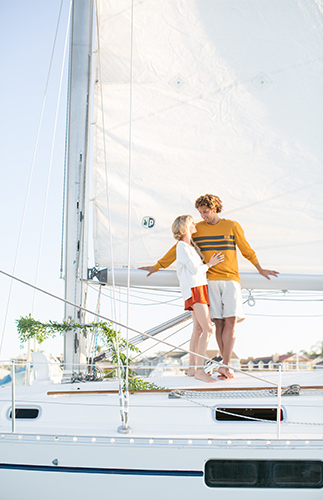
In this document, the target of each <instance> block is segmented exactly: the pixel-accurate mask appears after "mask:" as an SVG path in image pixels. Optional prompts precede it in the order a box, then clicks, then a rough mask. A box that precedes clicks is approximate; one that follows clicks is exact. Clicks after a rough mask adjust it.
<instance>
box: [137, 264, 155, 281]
mask: <svg viewBox="0 0 323 500" xmlns="http://www.w3.org/2000/svg"><path fill="white" fill-rule="evenodd" d="M139 269H142V270H143V271H148V274H147V276H146V278H148V276H150V275H151V274H153V273H157V271H156V269H155V268H154V266H148V267H139Z"/></svg>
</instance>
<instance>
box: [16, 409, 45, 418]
mask: <svg viewBox="0 0 323 500" xmlns="http://www.w3.org/2000/svg"><path fill="white" fill-rule="evenodd" d="M38 416H39V408H16V409H15V417H16V418H21V419H26V420H29V419H35V418H38ZM9 418H12V409H10V412H9Z"/></svg>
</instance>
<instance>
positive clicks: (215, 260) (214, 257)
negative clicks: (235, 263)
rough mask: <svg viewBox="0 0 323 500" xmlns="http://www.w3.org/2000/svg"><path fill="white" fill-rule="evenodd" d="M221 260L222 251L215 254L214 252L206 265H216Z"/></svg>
mask: <svg viewBox="0 0 323 500" xmlns="http://www.w3.org/2000/svg"><path fill="white" fill-rule="evenodd" d="M223 260H224V254H223V253H221V252H219V253H217V254H215V253H214V254H213V255H212V257H211V258H210V260H209V262H208V266H209V267H212V266H216V265H217V264H220V262H222V261H223Z"/></svg>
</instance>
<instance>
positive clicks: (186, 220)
mask: <svg viewBox="0 0 323 500" xmlns="http://www.w3.org/2000/svg"><path fill="white" fill-rule="evenodd" d="M172 231H173V235H174V238H175V239H176V240H178V243H177V245H176V270H177V276H178V279H179V283H180V288H181V292H182V295H183V298H184V300H185V310H186V311H192V318H193V333H192V337H191V341H190V351H192V352H196V353H197V356H194V355H193V354H190V367H189V370H188V376H190V377H195V378H196V379H198V380H203V381H204V382H216V380H215V379H214V378H212V377H211V375H209V374H208V373H205V372H204V369H203V365H204V359H203V358H201V357H200V356H198V355H199V354H200V355H202V356H205V352H206V347H207V343H208V340H209V338H210V336H211V335H212V332H213V330H212V323H211V318H210V313H209V307H208V306H209V305H210V304H209V297H208V289H207V280H206V271H207V270H208V269H209V268H210V267H212V266H215V265H217V264H218V263H219V262H222V261H223V259H224V255H223V254H221V253H218V254H213V255H212V257H211V258H210V260H209V262H208V263H207V264H203V256H202V254H201V253H200V251H199V248H198V247H197V246H196V245H195V243H194V242H193V240H192V234H193V233H196V227H195V223H194V222H193V218H192V217H191V216H190V215H181V216H179V217H177V219H175V221H174V222H173V225H172Z"/></svg>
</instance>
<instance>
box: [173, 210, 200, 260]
mask: <svg viewBox="0 0 323 500" xmlns="http://www.w3.org/2000/svg"><path fill="white" fill-rule="evenodd" d="M192 222H193V217H192V216H191V215H180V216H179V217H176V219H175V220H174V222H173V224H172V231H173V236H174V238H175V240H178V241H180V240H181V239H182V238H183V236H184V234H185V233H186V231H187V229H188V227H189V225H190V224H191V223H192ZM191 244H192V245H193V247H194V248H195V250H196V251H197V253H198V254H199V256H200V257H201V259H202V261H203V262H204V256H203V254H202V252H201V250H200V249H199V247H198V246H197V245H196V243H194V241H193V240H192V239H191Z"/></svg>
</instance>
